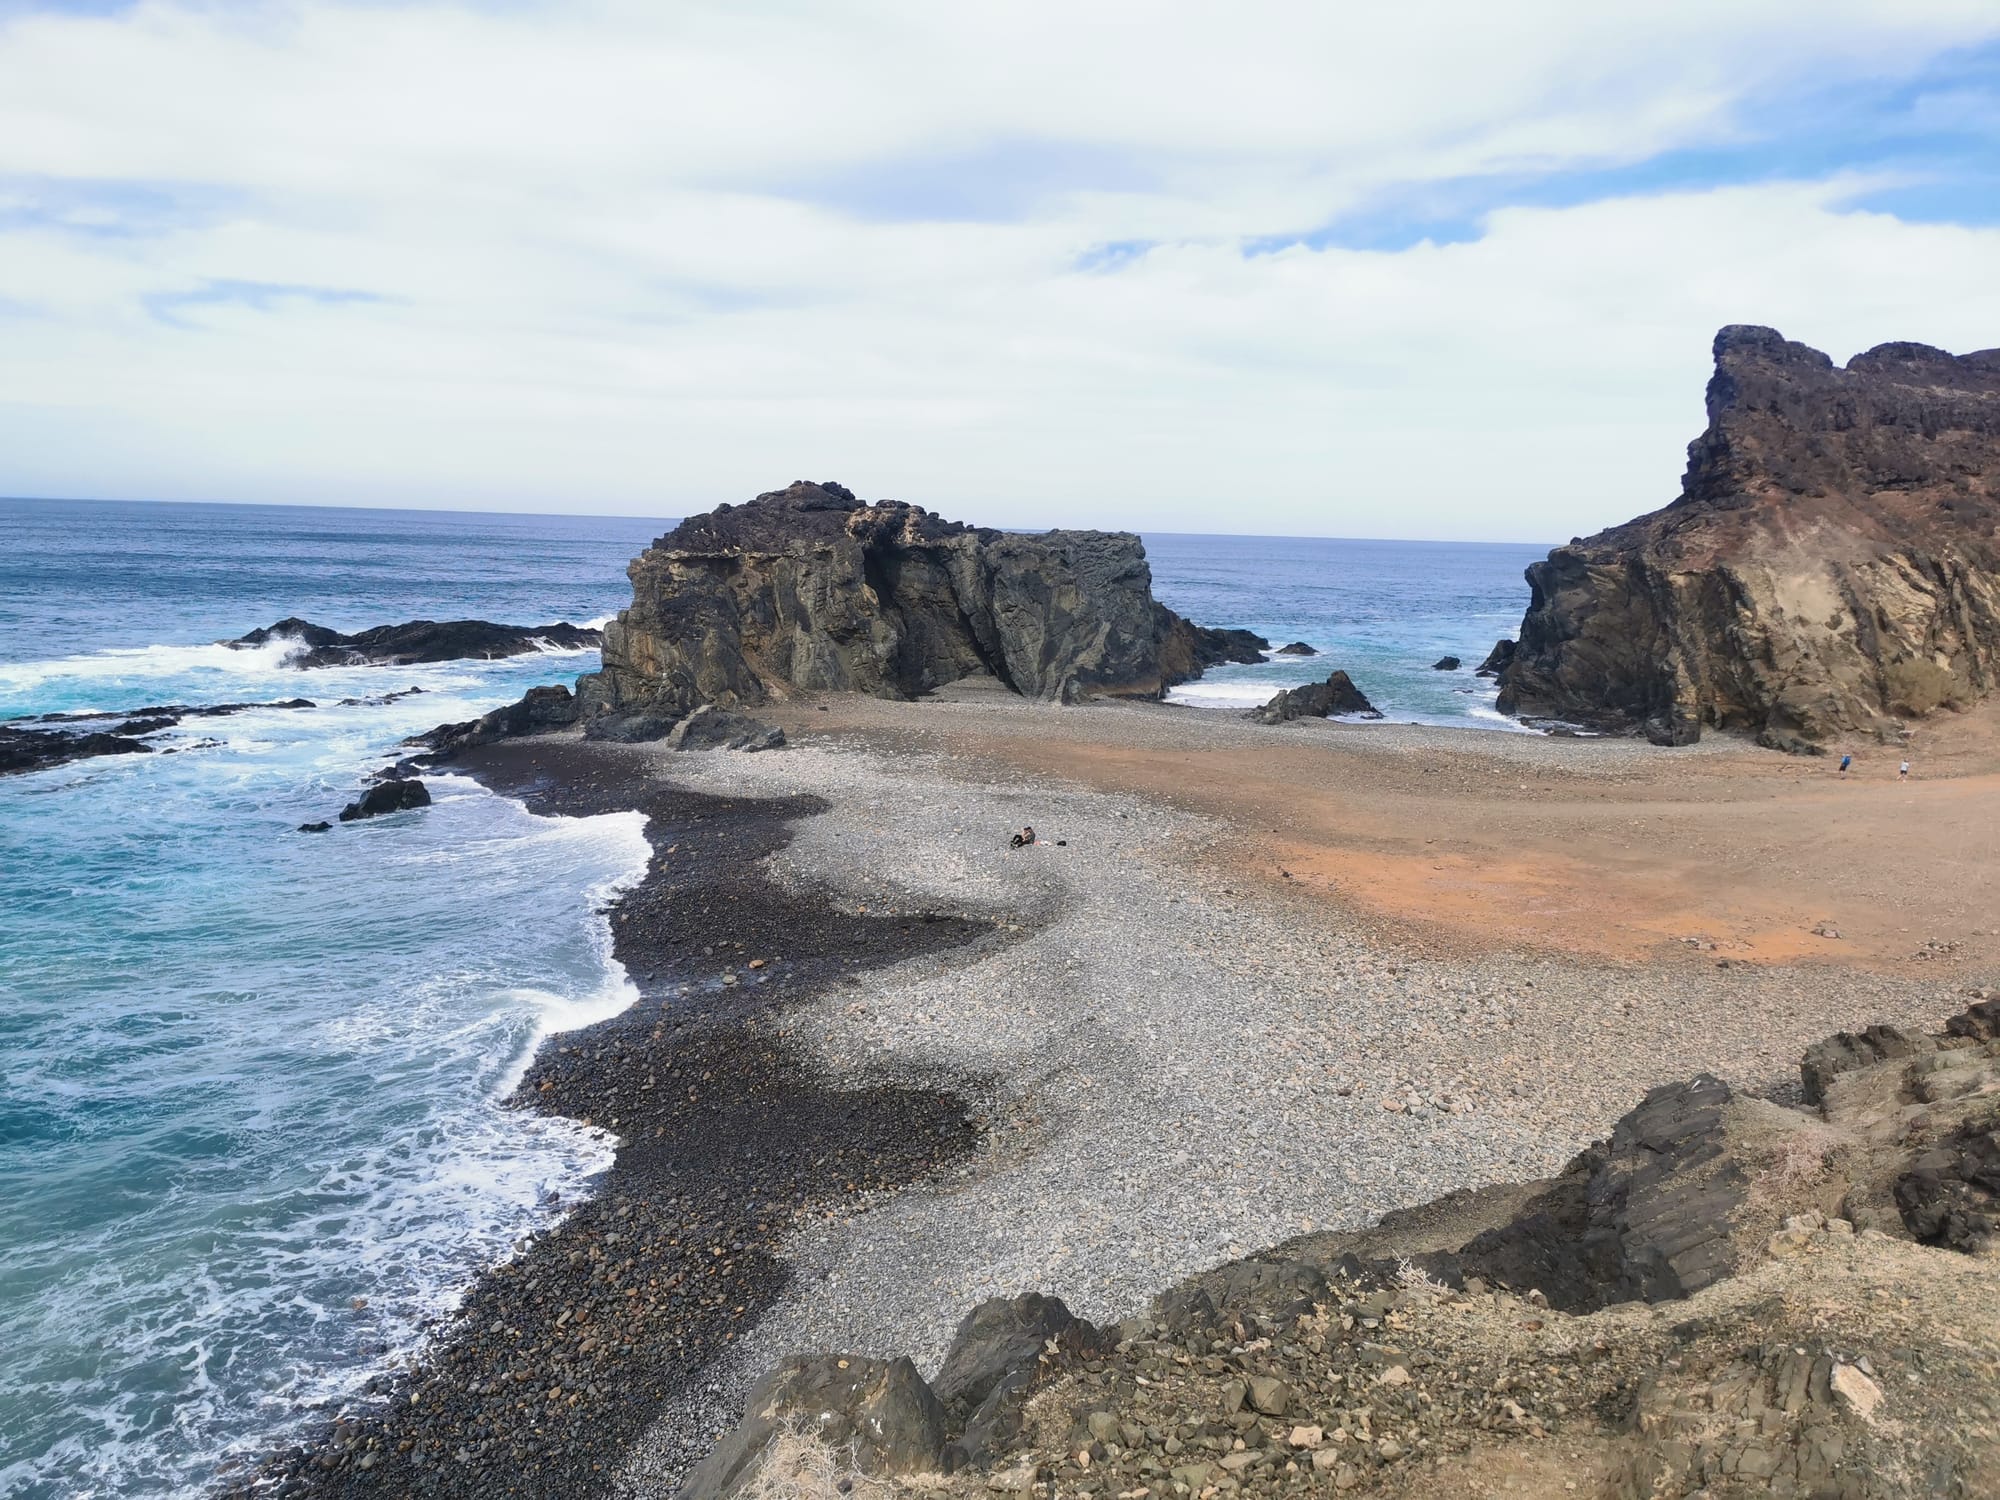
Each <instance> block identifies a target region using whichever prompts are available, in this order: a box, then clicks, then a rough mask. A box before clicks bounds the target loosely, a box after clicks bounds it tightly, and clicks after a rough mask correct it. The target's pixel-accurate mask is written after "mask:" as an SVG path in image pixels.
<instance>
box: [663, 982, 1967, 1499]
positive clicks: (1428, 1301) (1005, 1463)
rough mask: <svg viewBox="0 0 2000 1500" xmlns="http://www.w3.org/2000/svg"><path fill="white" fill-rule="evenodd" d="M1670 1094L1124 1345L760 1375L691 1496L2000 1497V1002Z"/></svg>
mask: <svg viewBox="0 0 2000 1500" xmlns="http://www.w3.org/2000/svg"><path fill="white" fill-rule="evenodd" d="M1801 1075H1802V1082H1803V1085H1804V1093H1805V1096H1806V1098H1807V1099H1808V1100H1809V1101H1810V1104H1809V1106H1808V1107H1807V1108H1804V1109H1792V1108H1786V1107H1783V1106H1780V1105H1776V1104H1773V1103H1770V1102H1768V1101H1765V1100H1761V1099H1756V1098H1752V1097H1748V1096H1744V1095H1742V1094H1739V1093H1736V1092H1735V1091H1733V1090H1732V1089H1731V1088H1730V1087H1729V1086H1728V1085H1726V1084H1724V1083H1722V1082H1720V1081H1718V1080H1716V1079H1713V1078H1698V1079H1695V1080H1693V1081H1691V1082H1688V1083H1683V1084H1675V1085H1670V1086H1667V1087H1664V1088H1660V1089H1656V1090H1654V1091H1653V1092H1652V1093H1651V1094H1649V1095H1648V1096H1647V1097H1646V1098H1645V1100H1644V1101H1642V1102H1641V1103H1640V1104H1639V1106H1638V1107H1637V1108H1635V1109H1634V1110H1633V1111H1632V1112H1631V1113H1629V1114H1628V1115H1626V1116H1625V1117H1624V1118H1623V1119H1622V1120H1621V1121H1620V1122H1619V1123H1618V1125H1617V1127H1616V1129H1615V1130H1614V1131H1613V1133H1612V1136H1611V1138H1610V1139H1609V1140H1608V1141H1606V1142H1603V1143H1600V1144H1598V1145H1596V1146H1593V1147H1591V1148H1590V1149H1589V1150H1587V1151H1585V1152H1584V1153H1583V1154H1582V1155H1580V1156H1579V1157H1577V1158H1576V1160H1575V1161H1574V1162H1572V1163H1571V1164H1570V1166H1569V1168H1568V1169H1567V1170H1566V1171H1565V1172H1564V1173H1563V1174H1562V1176H1561V1177H1559V1178H1558V1179H1556V1180H1554V1181H1552V1182H1548V1183H1542V1184H1532V1185H1527V1186H1524V1187H1521V1188H1513V1189H1491V1190H1487V1191H1484V1192H1481V1193H1461V1194H1455V1195H1452V1196H1450V1197H1447V1198H1445V1199H1443V1200H1440V1201H1439V1202H1437V1203H1433V1204H1430V1205H1427V1206H1426V1207H1424V1208H1421V1209H1416V1210H1412V1211H1408V1212H1404V1213H1399V1214H1392V1215H1390V1216H1388V1217H1387V1218H1385V1219H1384V1220H1383V1221H1382V1222H1381V1223H1380V1224H1379V1225H1378V1226H1377V1227H1375V1228H1373V1229H1370V1230H1366V1231H1362V1232H1360V1233H1347V1234H1332V1235H1322V1236H1315V1237H1309V1238H1306V1239H1302V1240H1298V1241H1294V1242H1292V1243H1291V1244H1288V1245H1285V1246H1281V1247H1279V1248H1277V1249H1274V1250H1271V1251H1267V1252H1264V1253H1263V1254H1260V1255H1256V1256H1253V1257H1251V1258H1249V1259H1247V1260H1243V1261H1238V1262H1235V1263H1233V1264H1230V1265H1226V1266H1223V1267H1221V1268H1219V1269H1217V1270H1215V1271H1212V1272H1209V1273H1206V1274H1204V1275H1201V1276H1198V1277H1196V1278H1194V1279H1192V1280H1190V1281H1188V1282H1185V1283H1183V1284H1182V1285H1180V1286H1177V1287H1174V1288H1173V1289H1171V1290H1169V1291H1167V1292H1165V1293H1164V1294H1162V1295H1161V1296H1160V1297H1158V1298H1157V1299H1156V1300H1155V1302H1154V1303H1153V1306H1152V1307H1151V1309H1150V1310H1149V1311H1148V1312H1147V1313H1146V1314H1144V1315H1141V1316H1139V1317H1136V1318H1132V1319H1129V1320H1127V1321H1126V1322H1124V1323H1121V1324H1119V1325H1117V1326H1116V1327H1115V1328H1096V1327H1093V1326H1091V1325H1090V1324H1088V1323H1086V1322H1083V1321H1081V1320H1079V1319H1076V1318H1074V1317H1072V1316H1071V1315H1070V1313H1069V1311H1068V1309H1067V1308H1065V1307H1064V1306H1063V1304H1062V1303H1061V1302H1060V1301H1058V1300H1057V1299H1055V1298H1052V1297H1044V1296H1037V1295H1029V1296H1023V1297H1018V1298H1015V1299H1012V1300H1006V1299H995V1300H993V1301H990V1302H988V1303H985V1304H982V1305H981V1306H980V1307H978V1308H976V1309H974V1310H973V1311H972V1312H971V1313H970V1314H968V1315H967V1316H966V1318H965V1320H964V1321H963V1323H962V1324H961V1325H960V1327H959V1330H958V1334H957V1337H956V1339H955V1340H954V1342H953V1344H952V1346H951V1349H950V1351H949V1353H948V1354H947V1355H946V1357H945V1360H944V1363H943V1366H942V1368H941V1369H940V1371H939V1373H938V1375H937V1377H936V1378H935V1379H934V1380H932V1381H929V1382H926V1381H925V1380H923V1379H922V1378H921V1377H920V1375H919V1374H918V1372H917V1370H916V1369H915V1367H914V1366H913V1365H912V1364H911V1363H910V1361H908V1360H907V1359H902V1360H880V1359H870V1358H864V1357H862V1356H859V1355H822V1356H816V1357H805V1358H799V1359H795V1360H791V1361H788V1362H787V1363H786V1364H784V1365H782V1366H781V1367H780V1368H778V1369H777V1370H775V1371H773V1372H771V1374H769V1375H768V1376H766V1377H765V1378H764V1380H763V1381H761V1382H760V1383H759V1384H758V1386H757V1387H756V1389H755V1390H754V1392H753V1393H752V1396H751V1398H750V1402H749V1406H748V1410H747V1412H746V1415H745V1419H744V1421H743V1423H742V1424H741V1425H740V1426H739V1427H737V1428H736V1429H735V1430H734V1431H733V1432H732V1433H730V1434H729V1435H728V1436H727V1437H726V1438H725V1439H724V1440H723V1441H722V1442H721V1444H720V1445H719V1446H718V1447H717V1448H716V1450H715V1451H714V1453H713V1454H711V1456H710V1457H709V1458H708V1459H706V1460H705V1461H704V1462H703V1463H702V1464H701V1465H700V1466H698V1467H697V1468H696V1469H695V1470H694V1471H693V1472H692V1473H691V1475H690V1476H689V1478H688V1480H687V1482H686V1484H685V1485H684V1487H683V1489H682V1490H681V1497H682V1500H722V1497H725V1496H732V1495H755V1496H759V1497H765V1496H775V1495H793V1494H822V1493H824V1494H832V1493H834V1492H835V1491H836V1490H839V1491H846V1492H849V1493H855V1494H867V1495H872V1496H883V1495H888V1494H890V1493H894V1492H910V1493H927V1494H965V1495H972V1494H988V1493H991V1492H1001V1493H1013V1494H1020V1495H1023V1496H1031V1495H1032V1496H1056V1495H1099V1496H1103V1497H1106V1500H1153V1497H1210V1500H1212V1497H1216V1496H1221V1495H1237V1494H1244V1495H1253V1494H1272V1495H1276V1494H1291V1493H1306V1492H1311V1493H1326V1492H1327V1491H1328V1490H1331V1491H1333V1492H1336V1493H1347V1492H1352V1493H1357V1494H1363V1493H1365V1494H1386V1495H1398V1496H1426V1497H1439V1500H1442V1497H1446V1496H1453V1497H1456V1496H1463V1495H1485V1494H1490V1493H1498V1492H1503V1491H1509V1490H1511V1491H1514V1492H1516V1493H1522V1494H1527V1495H1536V1496H1542V1495H1569V1494H1578V1495H1586V1496H1601V1497H1617V1500H1642V1497H1669V1496H1676V1497H1678V1496H1687V1497H1691V1496H1696V1495H1700V1496H1709V1497H1723V1496H1750V1495H1757V1496H1779V1497H1800V1500H1804V1497H1838V1500H1873V1497H1888V1496H1917V1495H1924V1496H1940V1497H1968V1500H1970V1497H1976V1496H1985V1495H1992V1494H1994V1493H1996V1492H2000V1259H1996V1255H1995V1251H1996V1246H2000V1000H1996V999H1993V998H1982V999H1981V1000H1980V1001H1979V1002H1978V1003H1976V1004H1974V1005H1973V1006H1972V1007H1971V1008H1969V1009H1968V1010H1966V1011H1965V1012H1964V1013H1962V1014H1961V1015H1959V1016H1957V1017H1955V1018H1953V1019H1952V1020H1951V1021H1950V1022H1949V1023H1947V1026H1946V1028H1945V1030H1944V1031H1943V1032H1942V1033H1940V1034H1937V1035H1918V1034H1911V1033H1907V1032H1904V1031H1901V1030H1898V1029H1896V1028H1894V1027H1874V1028H1870V1029H1869V1030H1868V1031H1866V1032H1863V1033H1855V1034H1848V1033H1843V1034H1841V1035H1838V1036H1835V1037H1832V1038H1829V1039H1828V1040H1827V1041H1825V1042H1822V1043H1820V1044H1818V1045H1816V1046H1815V1047H1813V1048H1812V1049H1811V1050H1810V1051H1809V1052H1808V1053H1807V1055H1806V1058H1805V1060H1804V1063H1803V1066H1802V1069H1801Z"/></svg>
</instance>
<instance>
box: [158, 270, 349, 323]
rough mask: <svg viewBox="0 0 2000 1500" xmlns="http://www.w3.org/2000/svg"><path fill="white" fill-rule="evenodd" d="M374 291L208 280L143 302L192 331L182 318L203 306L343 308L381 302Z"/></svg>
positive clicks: (168, 320)
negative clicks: (304, 305)
mask: <svg viewBox="0 0 2000 1500" xmlns="http://www.w3.org/2000/svg"><path fill="white" fill-rule="evenodd" d="M383 300H384V299H383V298H382V297H379V296H377V295H376V294H375V293H374V292H363V291H357V290H355V289H353V288H351V287H335V286H299V285H293V284H290V283H286V282H276V281H226V280H225V281H206V282H203V283H202V284H201V285H200V286H199V287H197V288H195V289H194V290H192V291H186V292H148V293H147V294H146V295H145V296H144V297H142V298H140V301H141V302H142V303H143V304H144V305H145V308H146V311H147V312H149V313H151V314H152V315H153V317H154V318H155V319H156V320H157V321H159V322H161V323H165V324H167V325H169V326H170V327H174V328H192V327H194V326H196V325H195V324H194V323H193V322H192V321H190V320H189V319H187V318H185V317H183V316H182V314H183V313H186V312H189V311H191V310H193V309H195V308H201V307H248V308H251V309H254V310H255V311H257V312H276V311H277V310H278V309H279V308H281V307H283V306H285V305H286V304H287V303H300V302H304V303H309V304H311V305H313V306H317V307H343V306H348V305H351V304H354V303H363V302H381V301H383Z"/></svg>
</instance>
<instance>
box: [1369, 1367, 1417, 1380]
mask: <svg viewBox="0 0 2000 1500" xmlns="http://www.w3.org/2000/svg"><path fill="white" fill-rule="evenodd" d="M1375 1380H1376V1383H1377V1384H1378V1385H1408V1384H1409V1383H1410V1372H1409V1370H1408V1369H1407V1368H1406V1367H1405V1366H1403V1365H1391V1366H1389V1368H1388V1369H1386V1370H1384V1371H1383V1372H1382V1373H1381V1374H1380V1375H1377V1376H1376V1377H1375Z"/></svg>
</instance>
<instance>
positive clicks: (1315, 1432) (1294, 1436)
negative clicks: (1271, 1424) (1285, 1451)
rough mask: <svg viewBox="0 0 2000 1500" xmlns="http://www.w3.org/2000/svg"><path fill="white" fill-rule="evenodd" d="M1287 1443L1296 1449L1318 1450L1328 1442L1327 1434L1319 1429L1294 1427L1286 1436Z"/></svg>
mask: <svg viewBox="0 0 2000 1500" xmlns="http://www.w3.org/2000/svg"><path fill="white" fill-rule="evenodd" d="M1285 1441H1286V1442H1288V1443H1290V1444H1291V1445H1292V1446H1293V1447H1294V1448H1317V1447H1318V1446H1319V1445H1320V1444H1321V1443H1323V1442H1325V1441H1326V1432H1325V1430H1324V1429H1322V1428H1319V1427H1294V1428H1293V1429H1292V1430H1291V1431H1290V1432H1289V1433H1287V1434H1286V1435H1285Z"/></svg>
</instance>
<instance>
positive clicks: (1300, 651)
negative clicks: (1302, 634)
mask: <svg viewBox="0 0 2000 1500" xmlns="http://www.w3.org/2000/svg"><path fill="white" fill-rule="evenodd" d="M1271 654H1272V655H1273V656H1318V655H1319V650H1318V648H1317V647H1314V646H1308V645H1307V644H1306V643H1305V642H1304V641H1293V642H1292V643H1291V644H1290V645H1289V646H1280V647H1279V648H1278V649H1277V650H1276V651H1273V652H1272V653H1271Z"/></svg>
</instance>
